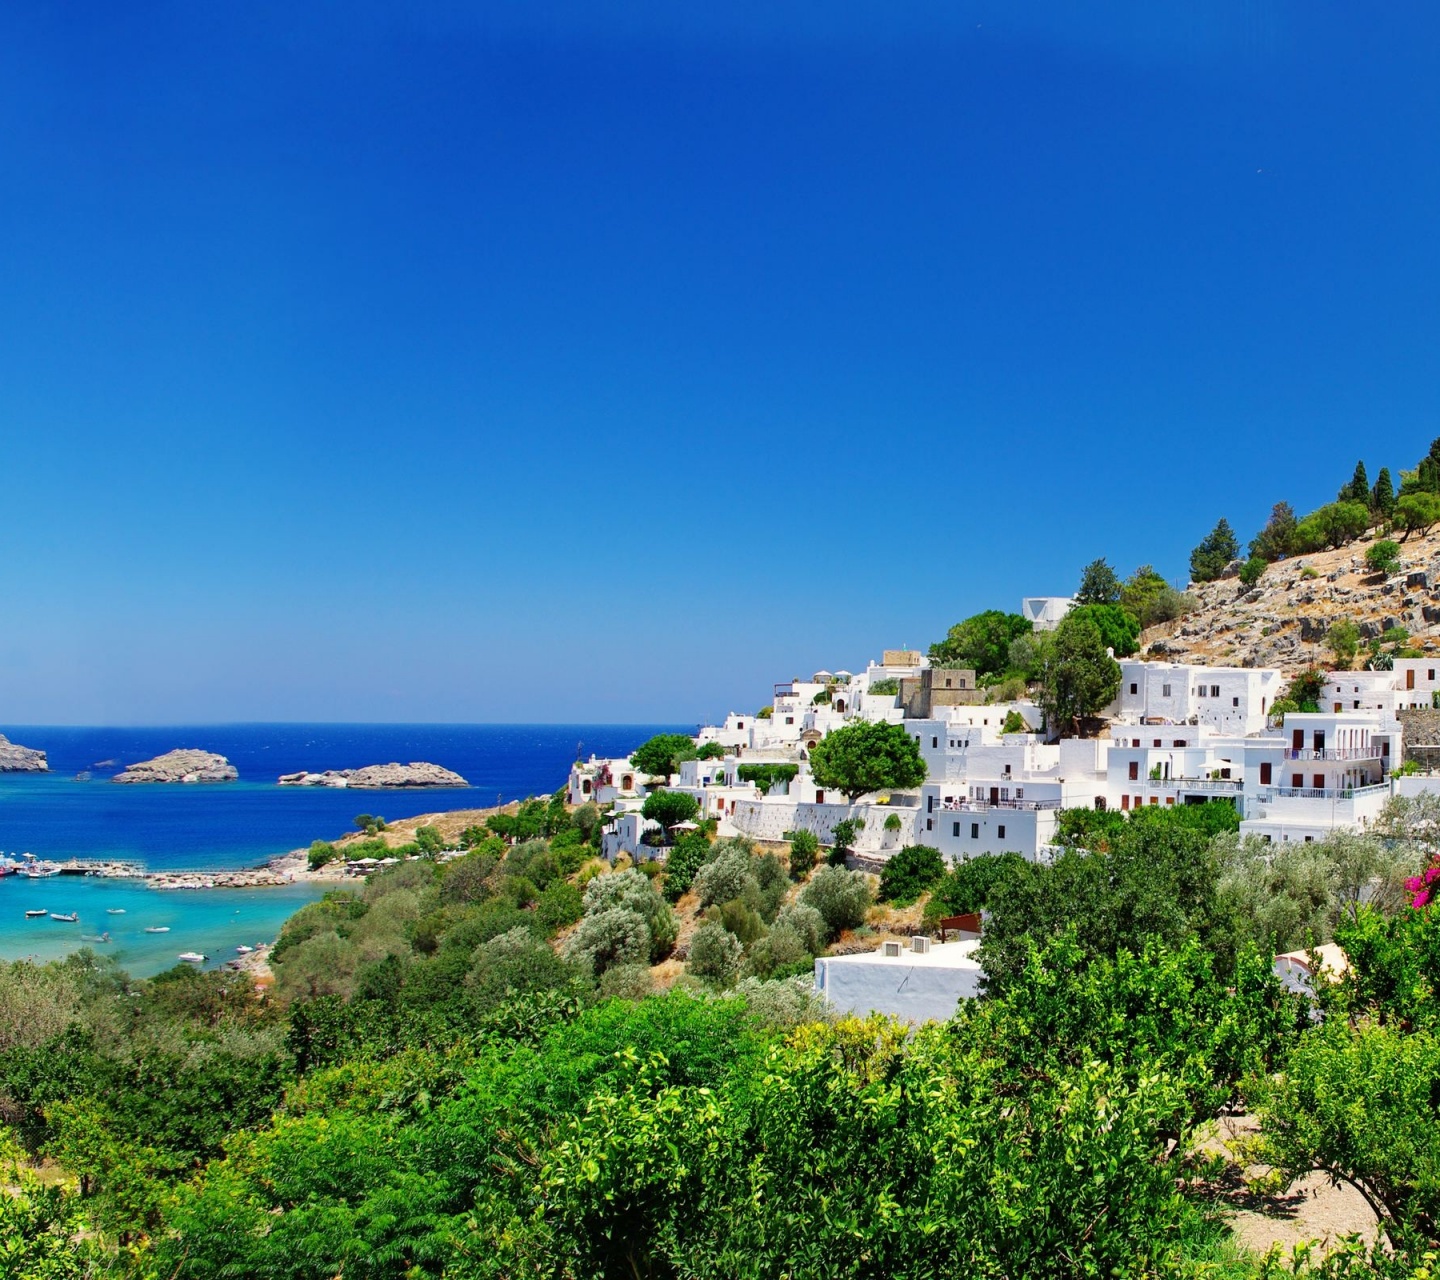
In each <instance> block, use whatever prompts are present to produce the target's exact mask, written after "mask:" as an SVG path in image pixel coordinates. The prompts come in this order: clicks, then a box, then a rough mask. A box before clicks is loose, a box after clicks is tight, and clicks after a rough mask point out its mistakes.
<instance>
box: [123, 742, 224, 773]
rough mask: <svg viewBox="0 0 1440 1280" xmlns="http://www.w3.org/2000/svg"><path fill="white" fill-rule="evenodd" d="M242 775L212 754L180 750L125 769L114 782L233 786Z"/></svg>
mask: <svg viewBox="0 0 1440 1280" xmlns="http://www.w3.org/2000/svg"><path fill="white" fill-rule="evenodd" d="M239 776H240V773H239V771H238V770H237V769H236V768H235V766H234V765H233V764H231V763H230V761H228V760H227V759H225V757H224V756H221V755H216V754H215V752H213V751H200V750H198V749H196V748H193V747H192V748H186V747H180V748H177V749H176V750H174V751H167V752H166V753H165V754H164V755H163V756H156V757H155V758H154V759H153V760H145V761H142V762H141V763H140V764H131V765H126V766H125V769H124V771H123V772H121V773H117V774H116V775H115V776H114V777H113V778H111V779H110V781H111V782H234V781H235V779H236V778H238V777H239Z"/></svg>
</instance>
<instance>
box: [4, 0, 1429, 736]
mask: <svg viewBox="0 0 1440 1280" xmlns="http://www.w3.org/2000/svg"><path fill="white" fill-rule="evenodd" d="M1437 66H1440V10H1437V8H1436V7H1435V6H1434V5H1433V3H1431V4H1424V3H1408V2H1403V0H1402V2H1400V3H1390V4H1385V5H1369V6H1356V5H1353V4H1339V3H1330V2H1325V0H1321V2H1317V0H1306V2H1305V3H1294V2H1291V0H1255V2H1254V3H1245V4H1225V3H1217V4H1207V5H1183V6H1178V5H1159V4H1155V3H1154V2H1153V0H1135V2H1134V3H1116V2H1114V0H1108V2H1106V0H1090V2H1089V3H1086V4H1075V3H1073V2H1072V0H1065V3H1057V4H1055V5H1045V4H1026V3H1017V0H975V2H969V0H945V2H943V3H938V2H937V3H924V2H923V0H921V2H917V3H914V4H908V5H886V4H876V3H872V4H856V3H842V2H839V0H831V2H830V3H825V4H808V5H797V4H790V3H786V2H785V0H765V2H764V3H758V2H757V3H750V4H744V5H731V4H724V3H720V2H719V0H709V2H708V3H706V4H676V3H673V2H672V0H667V2H665V3H661V2H660V0H630V2H629V3H626V4H623V5H608V4H603V3H598V2H597V0H576V2H575V3H569V4H557V3H548V2H547V0H518V2H516V3H496V4H484V3H471V2H464V3H462V2H460V0H455V2H454V3H449V4H427V3H424V0H407V2H406V3H400V2H399V0H396V2H395V3H392V4H385V5H380V4H368V3H364V2H363V0H345V2H344V3H340V2H339V0H336V2H334V3H323V2H317V3H301V4H296V3H294V2H293V0H288V2H287V3H285V4H268V3H263V2H259V3H246V4H195V3H192V2H190V0H172V2H170V3H164V2H152V3H146V2H145V0H141V2H140V3H137V4H133V5H117V4H113V3H105V4H101V3H90V4H86V3H72V4H64V5H60V4H54V3H51V2H49V0H45V2H41V0H9V2H8V3H6V4H5V5H3V6H0V183H3V196H0V282H3V283H0V433H3V448H0V467H3V471H0V475H3V480H4V483H3V489H0V492H3V507H0V521H3V524H0V547H3V555H0V593H3V594H0V599H3V612H0V723H25V722H31V723H34V722H57V723H58V722H75V723H126V722H134V723H141V722H149V723H165V722H178V721H197V720H233V719H283V720H306V719H327V720H456V721H461V720H465V721H475V720H495V721H501V720H567V719H568V720H633V721H647V720H649V721H654V720H664V721H677V722H688V721H691V720H700V719H702V718H708V717H712V716H715V715H719V714H723V713H724V712H725V711H726V710H727V709H729V708H731V707H734V708H739V709H752V710H753V709H754V707H756V706H758V705H759V704H760V703H762V702H764V701H766V700H768V694H769V688H770V684H771V682H773V681H775V680H781V679H785V678H788V677H790V676H792V675H796V674H801V673H808V672H809V671H811V670H813V669H815V668H817V667H821V666H824V667H828V668H831V669H835V668H838V667H842V666H843V667H847V668H850V669H852V670H853V669H856V668H858V667H860V666H861V665H863V663H864V661H865V660H866V658H867V657H869V656H872V655H875V654H877V653H878V651H879V650H880V648H882V647H884V646H896V645H911V646H921V645H924V644H928V643H929V642H931V641H933V640H935V639H936V638H938V637H939V636H940V635H942V634H943V632H944V630H945V628H946V627H947V626H948V625H949V624H950V623H952V622H954V621H955V620H957V619H958V618H960V617H963V616H965V615H967V614H969V613H972V612H974V611H976V610H978V609H981V608H986V607H991V606H1000V607H1004V608H1010V609H1014V608H1017V607H1018V605H1019V600H1020V597H1021V596H1022V595H1026V594H1051V593H1068V592H1069V591H1070V590H1072V589H1073V588H1074V585H1075V582H1076V580H1077V578H1078V573H1079V569H1080V568H1081V566H1082V565H1083V564H1084V563H1085V562H1086V561H1088V560H1089V559H1091V558H1093V557H1095V556H1097V555H1105V556H1107V557H1108V558H1109V559H1110V560H1111V561H1112V562H1113V563H1115V564H1116V565H1117V567H1119V568H1120V569H1121V570H1122V571H1123V572H1129V571H1130V570H1131V569H1133V568H1134V567H1135V566H1136V565H1137V564H1139V563H1142V562H1146V561H1149V562H1153V563H1154V564H1155V565H1156V566H1157V567H1158V568H1160V569H1161V571H1162V572H1164V573H1165V574H1166V575H1167V576H1170V577H1172V578H1174V577H1177V576H1180V577H1183V575H1184V573H1185V571H1186V564H1187V557H1188V553H1189V550H1190V548H1191V547H1192V546H1193V545H1194V544H1195V542H1197V541H1198V540H1199V538H1200V537H1201V536H1203V534H1204V533H1205V532H1206V531H1207V530H1208V529H1209V527H1210V526H1211V525H1212V524H1213V523H1214V521H1215V519H1216V517H1217V516H1219V515H1222V514H1224V515H1226V516H1228V517H1229V519H1230V520H1231V521H1232V522H1233V523H1234V524H1235V525H1236V527H1237V530H1238V531H1239V533H1240V535H1241V537H1242V539H1243V538H1248V537H1249V535H1250V534H1251V533H1253V532H1254V529H1255V528H1256V527H1257V525H1258V524H1259V523H1260V522H1262V521H1263V518H1264V516H1265V514H1266V513H1267V512H1268V510H1269V507H1270V505H1271V504H1272V503H1273V502H1274V501H1276V500H1278V499H1281V498H1286V499H1289V500H1290V501H1291V502H1292V503H1293V504H1294V505H1295V506H1296V507H1297V508H1298V509H1300V510H1302V511H1303V510H1306V509H1309V508H1311V507H1314V506H1317V505H1319V504H1320V503H1322V502H1326V501H1329V500H1331V499H1332V498H1333V497H1334V496H1335V491H1336V489H1337V488H1338V487H1339V486H1340V484H1341V483H1342V482H1343V481H1344V480H1346V479H1348V477H1349V473H1350V471H1351V469H1352V468H1353V466H1354V462H1355V460H1356V458H1357V457H1363V458H1364V459H1365V460H1366V462H1367V464H1368V465H1369V467H1370V471H1371V476H1372V479H1373V476H1374V474H1375V472H1376V471H1377V470H1378V468H1379V467H1380V466H1381V465H1382V464H1388V465H1390V466H1391V467H1392V468H1395V469H1398V468H1399V467H1401V466H1407V467H1408V466H1411V465H1413V464H1414V462H1415V461H1416V459H1417V458H1418V457H1419V456H1421V455H1422V454H1423V453H1424V452H1425V450H1426V448H1427V447H1428V445H1429V442H1430V440H1431V438H1432V437H1434V436H1436V435H1440V414H1437V399H1440V387H1437V376H1436V374H1437V370H1436V353H1437V351H1440V344H1437V337H1440V333H1437V328H1440V290H1437V288H1436V284H1437V256H1440V234H1437V230H1440V217H1437V215H1440V207H1437V206H1440V145H1437V140H1440V75H1437V74H1436V68H1437Z"/></svg>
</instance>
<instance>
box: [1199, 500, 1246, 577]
mask: <svg viewBox="0 0 1440 1280" xmlns="http://www.w3.org/2000/svg"><path fill="white" fill-rule="evenodd" d="M1239 554H1240V543H1239V542H1238V541H1237V540H1236V537H1235V531H1234V530H1233V529H1232V528H1231V527H1230V522H1229V521H1228V520H1226V519H1225V518H1224V517H1223V516H1222V517H1221V518H1220V519H1219V520H1218V521H1217V522H1216V525H1215V527H1214V528H1213V529H1211V530H1210V532H1209V533H1208V534H1206V535H1205V537H1204V539H1203V540H1202V541H1201V543H1200V545H1199V546H1198V547H1196V548H1195V550H1194V551H1192V552H1191V553H1190V576H1191V578H1193V579H1194V580H1195V581H1196V582H1214V581H1215V579H1216V578H1218V577H1219V576H1220V575H1221V574H1222V573H1224V572H1225V566H1226V565H1228V564H1229V563H1230V562H1231V561H1232V560H1234V559H1235V558H1236V557H1237V556H1238V555H1239Z"/></svg>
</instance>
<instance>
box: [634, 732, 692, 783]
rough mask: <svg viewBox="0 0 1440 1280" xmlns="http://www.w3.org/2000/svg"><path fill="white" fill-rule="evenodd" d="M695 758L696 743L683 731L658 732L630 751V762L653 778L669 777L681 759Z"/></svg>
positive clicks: (674, 771) (676, 770)
mask: <svg viewBox="0 0 1440 1280" xmlns="http://www.w3.org/2000/svg"><path fill="white" fill-rule="evenodd" d="M693 759H695V743H694V741H693V740H692V739H690V738H689V737H687V736H686V735H685V734H683V733H657V734H656V735H655V736H654V737H653V738H650V739H649V740H647V741H646V742H644V743H642V744H641V745H640V746H638V747H636V748H635V750H634V751H632V752H631V753H630V763H631V764H633V765H634V766H635V768H636V769H637V770H638V771H639V772H640V773H644V774H648V775H649V776H650V777H652V778H664V779H667V780H668V779H669V777H670V775H671V774H673V773H677V772H679V769H680V764H681V761H684V760H693Z"/></svg>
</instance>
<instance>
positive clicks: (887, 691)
mask: <svg viewBox="0 0 1440 1280" xmlns="http://www.w3.org/2000/svg"><path fill="white" fill-rule="evenodd" d="M868 692H870V693H872V694H874V695H875V697H877V698H893V697H894V696H895V695H896V694H897V693H899V692H900V681H899V680H898V679H897V678H896V677H895V676H885V677H884V678H883V679H881V680H872V681H871V682H870V688H869V690H868Z"/></svg>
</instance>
